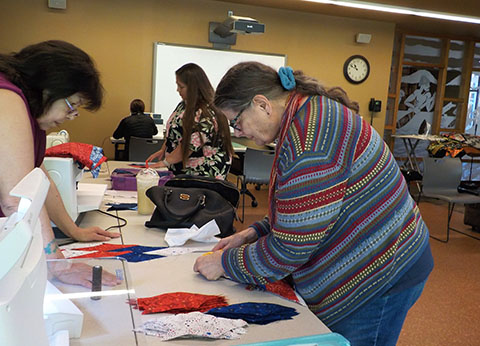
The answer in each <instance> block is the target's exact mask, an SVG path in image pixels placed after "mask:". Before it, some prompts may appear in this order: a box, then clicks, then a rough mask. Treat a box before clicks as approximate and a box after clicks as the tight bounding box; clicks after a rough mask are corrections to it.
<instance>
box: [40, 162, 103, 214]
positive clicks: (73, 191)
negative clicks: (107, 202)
mask: <svg viewBox="0 0 480 346" xmlns="http://www.w3.org/2000/svg"><path fill="white" fill-rule="evenodd" d="M43 164H44V165H45V168H46V169H47V171H48V174H49V175H50V177H51V178H52V180H53V181H54V182H55V185H57V189H58V192H59V193H60V196H61V197H62V200H63V204H64V205H65V209H67V212H68V214H69V215H70V217H71V218H72V220H73V221H76V220H77V218H78V216H79V215H80V214H81V213H83V212H86V211H90V210H96V209H99V208H100V205H101V203H102V200H103V196H104V195H105V191H106V190H107V184H85V183H79V181H80V179H82V176H83V169H81V168H78V164H77V163H76V162H75V161H74V160H73V159H72V158H63V157H46V158H45V159H44V160H43Z"/></svg>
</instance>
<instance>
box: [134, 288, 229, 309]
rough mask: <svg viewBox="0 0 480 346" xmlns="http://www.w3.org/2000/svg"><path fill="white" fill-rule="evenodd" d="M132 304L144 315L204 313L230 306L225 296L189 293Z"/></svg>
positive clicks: (145, 299) (138, 300)
mask: <svg viewBox="0 0 480 346" xmlns="http://www.w3.org/2000/svg"><path fill="white" fill-rule="evenodd" d="M130 304H132V305H137V307H138V309H139V310H141V311H142V314H144V315H145V314H154V313H159V312H168V313H172V314H177V313H184V312H192V311H200V312H204V311H208V310H210V309H212V308H216V307H222V306H227V305H228V303H227V299H226V298H225V297H224V296H218V295H207V294H198V293H188V292H172V293H165V294H160V295H157V296H153V297H147V298H137V301H136V303H135V302H130Z"/></svg>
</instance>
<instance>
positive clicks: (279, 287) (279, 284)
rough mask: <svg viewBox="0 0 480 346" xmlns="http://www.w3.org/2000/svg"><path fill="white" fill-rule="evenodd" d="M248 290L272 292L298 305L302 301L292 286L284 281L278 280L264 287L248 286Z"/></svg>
mask: <svg viewBox="0 0 480 346" xmlns="http://www.w3.org/2000/svg"><path fill="white" fill-rule="evenodd" d="M246 289H247V290H250V291H253V290H255V289H260V290H265V291H267V292H271V293H273V294H276V295H278V296H280V297H283V298H286V299H288V300H291V301H294V302H296V303H300V300H299V299H298V297H297V294H296V293H295V290H294V289H293V287H292V286H290V285H289V284H288V283H287V282H285V281H284V280H278V281H275V282H269V283H267V284H266V285H265V286H264V287H262V286H256V285H247V287H246Z"/></svg>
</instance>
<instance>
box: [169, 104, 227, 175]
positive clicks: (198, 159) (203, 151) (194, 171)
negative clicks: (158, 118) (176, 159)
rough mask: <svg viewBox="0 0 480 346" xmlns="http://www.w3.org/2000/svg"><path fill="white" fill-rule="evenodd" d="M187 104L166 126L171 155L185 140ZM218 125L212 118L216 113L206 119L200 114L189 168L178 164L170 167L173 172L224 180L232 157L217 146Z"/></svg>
mask: <svg viewBox="0 0 480 346" xmlns="http://www.w3.org/2000/svg"><path fill="white" fill-rule="evenodd" d="M184 112H185V104H184V103H183V102H181V103H180V104H179V105H178V106H177V108H176V109H175V111H174V112H173V114H172V115H171V116H170V118H169V120H168V123H167V137H166V142H165V144H166V152H167V153H171V152H172V151H173V150H175V148H177V147H178V146H179V145H180V144H181V143H182V139H183V115H184ZM217 131H218V125H217V121H216V120H215V118H214V117H213V111H211V114H210V115H209V116H205V115H203V114H202V113H201V111H198V112H197V114H196V116H195V123H194V125H193V130H192V135H191V138H190V143H188V145H189V147H190V150H191V151H192V153H191V154H190V157H189V159H188V160H187V163H186V167H185V168H184V167H183V164H182V163H181V162H180V163H177V164H175V165H173V167H171V169H172V170H173V173H174V174H175V175H177V174H190V175H200V176H207V177H212V178H216V179H221V180H225V179H226V177H227V174H228V171H229V170H230V165H231V163H232V158H231V157H230V156H229V155H228V154H227V152H226V151H225V148H223V145H222V144H221V143H220V144H217V145H215V144H214V139H215V137H216V135H217Z"/></svg>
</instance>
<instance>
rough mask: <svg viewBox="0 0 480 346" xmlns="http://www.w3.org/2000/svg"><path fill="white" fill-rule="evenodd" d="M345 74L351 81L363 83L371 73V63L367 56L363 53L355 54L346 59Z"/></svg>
mask: <svg viewBox="0 0 480 346" xmlns="http://www.w3.org/2000/svg"><path fill="white" fill-rule="evenodd" d="M343 74H344V75H345V78H346V79H347V80H348V81H349V82H350V83H353V84H359V83H362V82H363V81H365V80H366V79H367V78H368V75H369V74H370V64H369V63H368V60H367V59H366V58H365V57H363V56H361V55H353V56H351V57H350V58H348V59H347V61H345V64H344V65H343Z"/></svg>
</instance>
